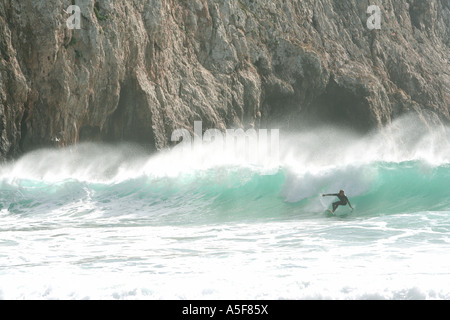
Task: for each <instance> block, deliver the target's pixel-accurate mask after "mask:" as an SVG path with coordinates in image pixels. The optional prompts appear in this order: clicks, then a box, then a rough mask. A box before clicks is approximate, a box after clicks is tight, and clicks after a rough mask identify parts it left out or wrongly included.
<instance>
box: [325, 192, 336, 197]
mask: <svg viewBox="0 0 450 320" xmlns="http://www.w3.org/2000/svg"><path fill="white" fill-rule="evenodd" d="M337 195H338V194H337V193H324V194H322V197H325V196H335V197H336V196H337Z"/></svg>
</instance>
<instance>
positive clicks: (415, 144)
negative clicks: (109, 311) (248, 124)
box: [0, 118, 450, 299]
mask: <svg viewBox="0 0 450 320" xmlns="http://www.w3.org/2000/svg"><path fill="white" fill-rule="evenodd" d="M420 123H421V122H420V121H418V120H417V119H411V118H404V119H400V120H399V121H397V122H395V123H393V124H392V125H391V126H390V127H388V128H386V129H385V130H384V131H382V132H377V133H374V134H371V135H368V136H365V137H359V136H357V135H355V134H353V133H350V132H346V131H344V130H340V129H336V128H329V127H328V128H320V129H315V130H310V131H308V132H299V133H295V134H289V135H287V134H286V135H284V136H283V135H280V150H279V161H278V162H277V163H275V164H274V163H270V164H264V163H262V164H261V163H251V162H248V161H245V160H242V159H239V160H236V157H234V155H233V154H220V153H217V152H214V153H213V152H211V150H210V149H209V148H208V147H207V146H205V147H204V148H202V149H201V150H197V152H191V153H186V150H184V151H182V150H173V151H166V152H162V153H161V154H158V155H152V156H149V155H148V154H146V153H145V152H144V151H143V150H142V149H140V148H139V147H136V146H132V145H116V146H113V145H101V144H81V145H78V146H73V147H70V148H66V149H59V150H38V151H35V152H32V153H29V154H26V155H24V156H23V157H22V158H20V159H18V160H17V161H15V162H11V163H7V164H4V165H3V166H2V167H1V168H0V186H1V191H0V206H1V207H0V209H1V211H0V218H1V219H2V224H1V226H0V231H1V232H2V234H3V235H5V236H4V239H3V240H1V241H0V246H1V247H2V251H3V252H4V254H3V255H0V266H2V267H1V270H0V271H1V273H0V278H2V279H4V280H5V281H1V282H0V283H2V285H0V297H4V298H68V297H72V298H84V297H88V298H133V299H134V298H136V297H142V298H199V299H202V298H208V299H209V298H212V299H215V298H227V297H228V298H229V297H230V296H233V297H235V296H236V292H234V291H233V290H234V289H233V288H234V287H233V286H236V288H239V289H241V290H240V292H241V293H240V296H239V298H243V299H247V298H252V299H254V298H261V297H263V298H275V299H277V298H294V299H296V298H339V299H340V298H388V299H390V298H394V299H395V298H400V299H402V298H444V299H446V298H450V291H449V290H448V288H445V287H442V286H441V285H440V283H448V281H447V280H450V273H449V272H448V270H450V268H449V267H450V266H449V265H448V262H445V261H443V260H441V259H440V257H441V254H442V255H445V252H446V250H447V249H446V247H447V245H448V242H449V238H448V234H449V232H450V218H449V213H450V189H449V188H448V186H449V183H448V182H449V181H450V147H449V145H450V139H449V137H450V135H449V131H448V129H447V128H445V127H437V128H434V129H431V130H430V129H429V128H425V127H423V126H421V125H420ZM215 151H217V150H215ZM340 189H344V190H345V191H346V194H347V196H348V197H349V199H350V201H351V203H352V205H353V207H355V210H354V211H353V212H351V211H350V209H349V207H348V206H346V207H339V209H338V210H337V212H336V215H335V216H329V215H327V214H325V211H326V210H327V209H328V208H330V207H331V203H332V202H333V201H336V200H335V199H336V198H335V197H322V196H321V194H322V193H337V192H338V190H340ZM321 252H322V253H323V254H320V253H321ZM168 257H170V259H171V260H168ZM419 257H420V259H422V260H421V261H429V262H430V263H431V262H432V263H433V265H432V266H430V265H428V264H424V263H423V262H422V263H420V264H417V263H416V262H417V261H418V260H417V259H419ZM330 259H331V260H333V261H332V262H333V264H334V266H335V269H334V270H335V271H336V272H337V273H340V275H341V277H339V279H337V278H335V277H334V276H332V275H330V274H329V271H327V269H326V268H325V267H324V265H325V264H328V263H330V261H329V260H330ZM380 263H382V264H384V265H389V266H390V267H392V269H390V270H389V271H388V270H386V269H385V268H381V267H380V269H375V267H374V265H375V266H376V265H378V266H381V265H380ZM413 263H414V264H413ZM412 264H413V267H411V265H412ZM7 266H9V267H7ZM11 266H14V267H15V268H10V267H11ZM219 266H220V268H219ZM408 266H409V267H408ZM218 268H219V269H218ZM224 268H225V269H224ZM364 268H366V269H364ZM68 269H69V270H71V272H72V274H73V278H76V279H77V280H76V281H78V283H80V287H78V288H73V287H72V285H71V284H70V283H69V282H68V281H69V280H64V274H65V273H64V272H65V271H63V270H68ZM99 269H101V270H103V271H104V273H105V275H106V276H105V277H106V278H101V279H99V278H96V277H95V276H94V274H95V272H96V271H98V270H99ZM217 270H222V273H218V271H217ZM364 270H365V271H364ZM367 270H371V271H372V274H371V276H372V278H371V279H372V280H371V281H369V282H368V280H367V279H365V278H364V277H365V276H367ZM42 272H45V274H52V275H54V276H45V277H42V276H39V277H38V276H37V275H38V274H42ZM116 273H118V274H120V275H121V276H120V277H116V276H113V274H116ZM393 273H394V274H398V275H399V279H401V281H400V280H399V281H397V280H396V281H392V274H393ZM421 273H422V274H423V275H422V276H420V277H419V279H418V280H417V274H421ZM24 274H26V275H29V277H23V276H24ZM131 274H133V276H132V277H131V276H130V275H131ZM182 274H189V275H191V276H192V277H191V278H192V279H194V280H195V284H196V285H195V286H194V287H193V286H192V284H190V283H187V282H186V280H183V278H182V277H181V275H182ZM400 274H401V276H400ZM437 274H438V275H440V276H438V277H437V276H436V275H437ZM108 275H109V276H110V277H109V276H108ZM157 275H159V276H157ZM238 275H240V276H238ZM260 277H263V278H264V279H266V280H267V281H266V285H262V284H261V283H260V282H258V279H260ZM73 278H71V279H72V280H73ZM8 279H9V280H8ZM11 279H14V281H16V282H14V281H13V280H11ZM21 279H24V280H21ZM32 279H35V280H32ZM355 279H356V280H358V281H359V282H357V281H356V280H355ZM177 281H178V282H177ZM408 281H410V282H408ZM417 281H418V282H417ZM61 283H62V284H61ZM130 283H131V284H133V285H135V287H133V288H131V289H130V287H129V286H130ZM180 283H182V284H184V285H185V286H184V287H182V288H180V286H179V284H180ZM375 283H376V284H377V287H375V286H374V284H375ZM133 285H131V286H133ZM161 288H166V289H165V290H162V289H161ZM286 288H289V290H288V291H286V290H285V289H286ZM130 292H134V294H130ZM268 292H270V294H269V293H268ZM46 293H47V294H46Z"/></svg>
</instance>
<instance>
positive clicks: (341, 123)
mask: <svg viewBox="0 0 450 320" xmlns="http://www.w3.org/2000/svg"><path fill="white" fill-rule="evenodd" d="M357 91H358V89H354V88H353V89H349V88H345V87H343V86H341V85H339V84H338V83H336V82H335V81H334V80H333V79H331V80H330V82H329V84H328V86H327V88H326V90H325V92H324V93H323V94H322V95H320V96H319V97H317V98H316V99H315V101H313V103H312V104H311V108H310V109H309V110H308V115H307V116H306V118H307V120H308V122H309V123H310V124H315V125H316V124H322V125H329V126H333V127H340V128H346V129H351V130H353V131H356V132H358V133H362V134H364V133H367V132H369V131H370V130H371V129H372V128H373V127H374V125H375V123H373V121H371V119H372V115H371V114H370V112H371V111H370V106H369V103H368V101H367V100H366V97H365V95H364V93H363V92H357Z"/></svg>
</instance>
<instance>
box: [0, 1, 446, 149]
mask: <svg viewBox="0 0 450 320" xmlns="http://www.w3.org/2000/svg"><path fill="white" fill-rule="evenodd" d="M71 4H76V5H78V6H79V7H80V9H81V11H80V13H81V29H73V30H71V29H69V28H68V26H67V24H66V21H67V19H69V18H70V16H71V14H69V13H67V12H66V11H65V10H67V8H68V7H69V5H71ZM372 4H373V5H378V6H379V8H380V9H381V29H379V30H377V29H374V30H369V28H368V27H367V20H368V19H369V17H370V16H371V13H367V8H368V7H369V5H372ZM449 49H450V3H449V1H448V0H426V1H425V0H406V1H397V0H373V1H368V0H367V1H366V0H339V1H336V0H302V1H296V0H273V1H266V0H225V1H224V0H128V1H119V0H103V1H92V0H55V1H49V0H34V1H18V0H0V136H1V142H0V155H1V157H3V158H4V157H10V156H16V155H18V154H20V153H21V152H25V151H27V150H30V149H32V148H36V147H40V146H48V145H59V146H63V145H67V144H71V143H76V142H79V141H85V140H102V141H121V140H129V141H135V142H139V143H142V144H146V145H148V146H149V147H150V148H153V149H161V148H164V147H166V146H168V145H169V144H170V135H171V133H172V131H173V130H174V129H177V128H187V129H189V130H191V131H192V129H193V128H192V127H193V122H194V120H202V121H203V128H212V127H214V128H219V129H220V128H222V129H224V128H232V127H244V128H248V127H251V126H254V125H259V123H260V125H261V127H266V128H270V127H271V126H276V127H278V128H281V129H285V130H290V129H295V128H297V127H299V126H302V125H305V123H306V122H308V123H314V121H320V122H323V123H327V121H338V122H340V123H342V124H345V125H348V126H350V127H353V128H354V129H356V130H360V131H362V132H364V131H367V130H368V129H369V128H374V127H377V126H378V127H380V126H383V125H384V124H386V123H389V122H390V121H391V120H392V119H393V118H395V117H396V116H398V115H400V114H403V113H405V112H408V111H414V112H416V113H418V114H427V115H428V116H427V119H434V120H433V121H435V122H436V123H440V122H446V121H450V114H449V108H450V107H449V106H450V50H449ZM430 115H431V116H430ZM260 116H261V119H260ZM428 121H430V120H428Z"/></svg>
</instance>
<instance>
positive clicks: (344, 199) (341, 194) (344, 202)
mask: <svg viewBox="0 0 450 320" xmlns="http://www.w3.org/2000/svg"><path fill="white" fill-rule="evenodd" d="M325 196H336V197H338V198H339V201H336V202H333V211H331V212H332V213H334V211H336V209H337V207H338V206H345V205H347V203H348V205H349V206H350V208H352V210H353V207H352V205H351V204H350V200H348V198H347V196H346V195H345V193H344V190H340V191H339V193H329V194H322V197H325Z"/></svg>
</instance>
